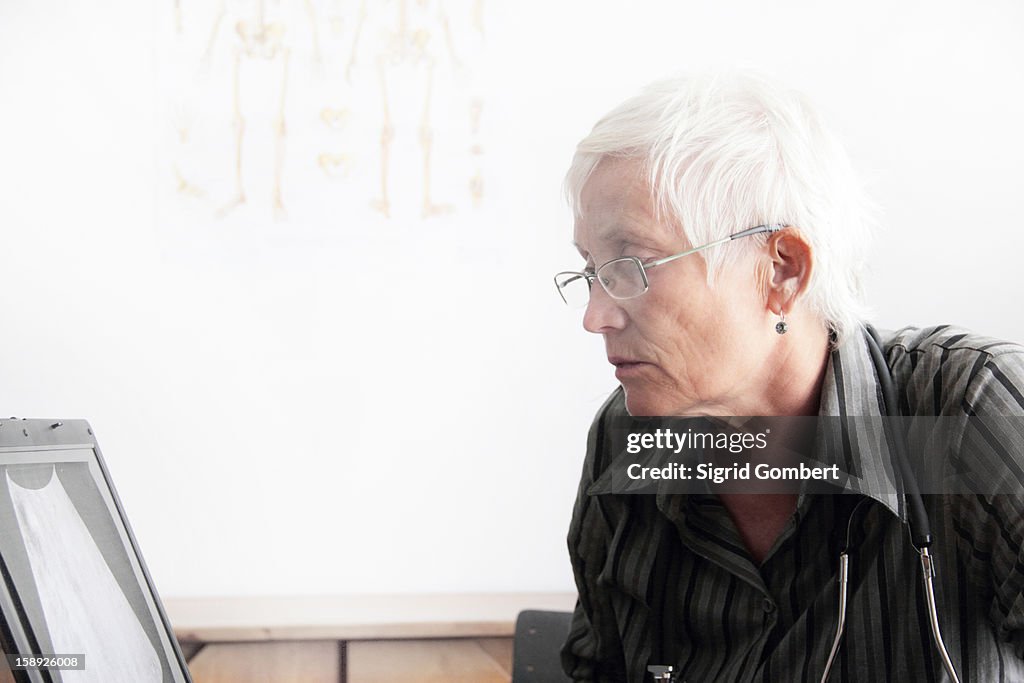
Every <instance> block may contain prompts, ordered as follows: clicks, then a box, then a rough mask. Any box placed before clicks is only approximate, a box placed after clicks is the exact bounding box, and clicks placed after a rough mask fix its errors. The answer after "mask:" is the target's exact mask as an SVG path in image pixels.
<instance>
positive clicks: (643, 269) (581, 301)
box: [555, 224, 786, 308]
mask: <svg viewBox="0 0 1024 683" xmlns="http://www.w3.org/2000/svg"><path fill="white" fill-rule="evenodd" d="M784 227H786V226H784V225H782V224H773V225H758V226H756V227H753V228H747V229H746V230H741V231H739V232H737V233H733V234H732V235H729V236H728V237H723V238H722V239H720V240H716V241H714V242H709V243H707V244H705V245H703V246H700V247H695V248H693V249H687V250H686V251H682V252H680V253H678V254H673V255H672V256H666V257H665V258H663V259H658V260H657V261H654V262H652V263H642V262H641V261H640V259H638V258H637V257H635V256H623V257H621V258H617V259H612V260H611V261H608V262H607V263H605V264H604V265H602V266H601V267H600V268H598V269H597V270H585V271H583V272H576V271H569V270H567V271H564V272H561V273H559V274H558V275H555V287H557V288H558V293H559V294H560V295H561V297H562V300H563V301H564V302H565V303H566V304H567V305H568V306H570V307H571V308H583V307H584V306H586V305H587V303H588V302H589V301H590V288H591V287H592V286H593V282H594V280H597V281H598V282H600V283H601V286H602V287H604V291H606V292H608V296H610V297H611V298H613V299H619V300H620V301H621V300H624V299H634V298H636V297H638V296H640V295H641V294H643V293H645V292H646V291H647V290H648V289H649V288H650V284H649V281H648V279H647V271H648V270H650V269H651V268H654V267H655V266H660V265H663V264H665V263H669V262H671V261H675V260H676V259H678V258H682V257H684V256H689V255H690V254H696V253H697V252H698V251H704V250H705V249H710V248H711V247H717V246H718V245H719V244H725V243H726V242H729V241H731V240H738V239H740V238H741V237H750V236H751V235H758V234H760V233H762V232H778V231H779V230H782V229H783V228H784Z"/></svg>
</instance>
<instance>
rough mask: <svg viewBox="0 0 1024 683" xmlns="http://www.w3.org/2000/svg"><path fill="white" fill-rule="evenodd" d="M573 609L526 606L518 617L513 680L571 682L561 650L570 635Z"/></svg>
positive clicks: (513, 656) (554, 682) (513, 647)
mask: <svg viewBox="0 0 1024 683" xmlns="http://www.w3.org/2000/svg"><path fill="white" fill-rule="evenodd" d="M571 621H572V612H544V611H540V610H524V611H522V612H520V613H519V617H518V618H517V619H516V635H515V640H514V641H513V645H512V683H570V681H569V677H568V676H566V675H565V674H564V673H563V672H562V660H561V657H560V655H559V652H560V651H561V649H562V645H564V644H565V639H566V638H567V637H568V635H569V624H570V622H571Z"/></svg>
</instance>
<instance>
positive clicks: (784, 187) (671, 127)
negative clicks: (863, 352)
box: [565, 71, 877, 345]
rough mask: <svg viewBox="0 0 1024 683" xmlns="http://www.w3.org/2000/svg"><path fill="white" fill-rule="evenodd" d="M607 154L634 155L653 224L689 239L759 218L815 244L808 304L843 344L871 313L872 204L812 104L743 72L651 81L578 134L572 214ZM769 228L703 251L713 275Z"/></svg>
mask: <svg viewBox="0 0 1024 683" xmlns="http://www.w3.org/2000/svg"><path fill="white" fill-rule="evenodd" d="M606 157H614V158H626V159H636V160H638V161H639V162H641V166H640V168H641V173H643V175H644V178H645V179H646V181H647V183H648V185H649V187H650V188H651V199H652V203H653V208H654V211H655V215H656V216H657V218H658V220H659V221H668V222H669V223H670V224H671V225H672V226H673V227H674V228H675V229H676V230H681V231H682V233H683V234H684V235H685V237H686V239H687V240H688V241H689V243H690V244H691V245H692V246H699V245H701V244H706V243H708V242H711V241H713V240H716V239H721V238H722V237H726V236H728V235H730V234H732V233H735V232H738V231H740V230H743V229H745V228H750V227H753V226H755V225H761V224H772V223H781V224H784V225H792V226H795V227H797V228H799V229H800V231H801V232H802V233H803V234H804V236H805V238H806V239H807V240H808V242H809V243H810V244H811V246H812V247H813V249H814V268H813V269H812V273H811V279H810V282H809V284H808V287H807V290H806V292H805V295H804V296H805V299H804V301H805V304H806V305H807V306H808V307H809V308H810V310H811V311H812V312H813V313H815V314H816V315H818V316H819V317H820V318H821V320H822V321H824V323H825V324H826V325H827V326H828V328H830V329H831V330H832V331H833V332H834V334H835V338H834V343H835V344H836V345H839V344H841V343H842V342H843V340H844V339H845V338H846V336H847V335H848V334H849V333H850V332H851V331H852V330H854V329H855V328H856V327H857V326H859V325H860V324H862V321H864V320H866V318H867V316H868V310H867V309H866V307H865V306H864V303H863V294H862V288H861V273H862V270H863V266H864V255H865V253H866V251H867V246H868V242H869V240H870V237H871V233H872V232H873V227H874V225H875V217H876V214H877V212H876V210H875V206H874V205H873V204H872V203H871V202H870V201H869V200H868V198H867V195H866V193H865V192H864V188H863V186H862V184H861V182H860V181H859V179H858V178H857V175H856V174H855V173H854V171H853V168H852V165H851V164H850V161H849V158H848V156H847V154H846V151H845V149H844V148H843V146H842V144H841V143H840V142H839V140H838V139H837V138H836V136H835V135H833V134H832V133H831V131H829V130H828V129H826V128H825V126H824V125H823V124H822V122H821V120H820V117H819V115H818V114H817V112H816V111H815V110H814V108H813V107H812V106H811V104H810V103H809V102H808V100H807V99H806V98H805V97H804V96H803V95H801V94H800V93H797V92H795V91H793V90H790V89H786V88H783V87H780V86H779V85H778V84H775V83H773V82H772V81H770V80H769V79H768V78H767V77H765V76H764V75H762V74H758V73H754V72H751V71H729V72H715V73H708V74H701V75H683V76H677V77H674V78H671V79H667V80H663V81H659V82H656V83H653V84H651V85H649V86H648V87H646V88H645V89H644V90H642V91H641V92H640V93H639V94H638V95H636V96H635V97H632V98H631V99H629V100H626V101H625V102H623V103H622V104H620V105H619V106H617V107H616V108H614V109H613V110H612V111H611V112H609V113H608V114H606V115H605V116H604V117H603V118H602V119H601V120H600V121H598V122H597V124H596V125H595V126H594V128H593V130H591V131H590V134H589V135H587V136H586V137H585V138H583V140H582V141H580V143H579V145H578V146H577V148H576V154H575V156H574V157H573V160H572V165H571V166H570V168H569V171H568V173H567V174H566V178H565V190H566V195H567V197H568V199H569V203H570V205H571V206H572V208H573V212H574V214H576V215H577V216H578V214H579V210H580V193H581V192H582V190H583V186H584V185H585V184H586V182H587V179H588V178H589V177H590V175H591V174H592V173H593V171H594V169H595V168H596V167H597V165H598V164H599V163H600V162H601V160H602V159H604V158H606ZM766 239H767V236H765V235H758V236H755V237H751V238H745V239H743V240H738V241H736V242H732V243H729V244H725V245H722V247H718V248H716V249H710V250H707V251H704V252H701V254H700V255H701V256H702V257H703V258H704V259H705V262H706V264H707V272H708V284H709V285H711V286H713V285H714V282H715V278H716V274H717V273H719V272H721V269H722V268H723V267H724V266H726V265H728V264H730V263H732V262H734V261H735V259H736V258H737V256H738V254H740V253H742V250H744V249H749V248H751V247H752V246H753V245H754V244H758V245H763V244H764V242H765V240H766Z"/></svg>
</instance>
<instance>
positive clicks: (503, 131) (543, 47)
mask: <svg viewBox="0 0 1024 683" xmlns="http://www.w3.org/2000/svg"><path fill="white" fill-rule="evenodd" d="M766 4H767V3H758V2H753V1H752V0H751V1H746V2H738V1H733V2H716V3H713V4H712V3H702V4H700V5H697V4H695V3H680V2H669V1H665V2H653V1H651V2H636V3H633V2H631V3H626V2H616V3H609V2H605V3H596V2H584V1H583V0H574V1H572V2H559V3H544V2H539V1H537V0H531V1H527V2H517V3H501V4H500V5H499V3H497V2H491V3H487V4H486V5H485V7H486V11H487V13H488V14H487V26H488V32H487V41H488V42H487V50H488V54H489V61H488V64H489V66H488V70H489V71H488V73H486V74H484V76H485V78H486V83H487V96H488V105H487V106H488V110H487V111H488V113H489V114H490V118H489V119H488V123H489V125H490V137H489V140H490V143H489V144H490V148H489V157H488V158H489V164H490V169H491V170H490V176H489V185H488V189H489V192H488V196H487V204H486V206H485V207H484V208H483V209H481V210H480V211H479V212H478V213H476V214H473V215H472V217H471V219H464V218H463V219H459V220H455V219H453V220H451V221H448V222H446V221H444V220H440V221H437V222H434V223H431V224H421V223H419V222H409V223H407V224H406V223H401V222H399V223H395V222H392V223H389V224H387V225H384V226H383V228H382V227H381V225H377V224H374V225H366V226H361V228H363V229H361V230H359V231H352V232H351V233H348V234H346V235H343V236H339V235H338V234H337V233H332V232H330V231H329V230H326V229H325V225H326V223H327V222H328V219H329V218H337V217H328V216H324V218H323V220H324V225H318V224H315V223H313V224H309V223H304V224H302V225H292V226H290V227H289V228H288V229H273V228H266V227H261V228H259V229H257V230H253V231H250V232H248V233H243V232H239V229H238V228H237V227H236V228H233V230H235V232H225V233H224V234H214V235H207V236H206V237H204V239H203V240H200V241H197V242H195V243H194V244H193V245H192V247H191V248H192V249H193V250H194V253H192V254H191V258H185V259H182V258H179V257H169V256H168V253H167V251H166V249H165V248H164V245H165V244H166V240H167V234H166V233H164V232H161V230H163V229H164V228H162V227H161V225H160V223H159V221H158V220H157V215H156V209H155V206H156V194H157V193H156V185H157V182H158V179H159V178H160V174H161V170H160V169H159V168H158V166H159V161H158V160H157V158H156V154H155V142H154V141H155V139H156V137H157V135H158V130H157V127H158V126H157V123H156V120H157V112H156V107H157V105H156V103H157V102H158V101H159V100H160V95H161V93H160V92H159V91H158V90H157V88H158V87H159V86H158V85H156V84H155V81H154V74H155V70H156V60H155V56H154V49H153V47H152V43H153V39H154V36H155V35H156V33H157V21H158V17H160V16H161V13H160V12H158V9H159V8H158V7H157V6H156V3H138V2H127V1H126V0H119V1H118V2H112V3H103V7H102V8H98V6H97V5H96V4H95V3H93V4H83V3H69V2H67V3H59V2H53V1H52V0H51V1H37V2H27V1H25V0H19V1H15V0H9V1H7V2H4V3H3V4H0V226H2V229H0V291H2V292H3V293H4V295H5V306H4V312H5V315H4V325H3V330H4V331H3V335H2V336H0V388H2V394H0V396H2V407H0V411H2V412H3V414H4V415H19V416H31V417H44V416H54V417H84V418H87V419H89V420H90V421H91V422H92V424H93V427H94V428H95V430H96V433H97V435H98V438H99V440H100V443H101V446H102V447H103V450H104V453H105V456H106V458H107V460H108V464H109V466H110V469H111V471H112V473H113V475H114V477H115V481H116V483H117V485H118V488H119V491H120V494H121V497H122V499H123V501H124V503H125V505H126V508H127V510H128V512H129V515H130V518H131V521H132V523H133V525H134V528H135V531H136V534H137V536H138V538H139V539H140V542H141V545H142V547H143V550H144V552H145V555H146V559H147V562H148V564H149V566H150V569H151V571H152V573H153V575H154V578H155V580H156V582H157V585H158V587H159V588H160V590H161V592H162V594H163V595H164V596H165V597H166V596H177V595H204V594H211V595H213V594H217V595H224V594H237V595H244V594H295V593H353V592H428V591H489V590H494V591H499V590H524V591H525V590H569V589H571V586H572V580H571V573H570V570H569V567H568V563H567V560H566V556H565V551H564V536H565V529H566V525H567V523H568V517H569V512H570V507H571V503H572V498H573V495H574V493H575V485H576V478H577V476H578V472H579V466H580V459H581V457H582V450H583V445H584V440H585V431H586V428H587V426H588V424H589V421H590V418H591V416H592V414H593V411H594V410H595V409H596V408H597V406H598V405H599V404H600V402H601V400H602V398H603V397H604V395H605V394H606V393H607V392H608V391H609V390H610V389H611V388H612V387H613V382H614V380H613V377H612V373H611V372H610V371H609V370H610V369H609V367H608V366H607V365H606V363H605V361H604V357H603V353H602V345H601V343H600V340H599V339H596V338H590V335H586V334H585V333H584V332H583V331H582V329H581V328H580V326H579V316H574V315H572V314H569V313H566V312H565V311H564V310H562V308H561V305H560V303H559V301H558V300H557V296H556V294H555V292H554V290H553V288H552V286H551V281H550V276H551V274H552V273H553V272H555V271H556V270H559V269H562V268H564V267H566V266H572V265H574V264H575V263H576V262H577V259H575V258H574V251H573V250H572V248H571V247H570V246H569V239H570V234H569V233H570V230H569V220H568V219H569V217H568V214H567V211H566V209H565V208H564V206H563V205H562V202H561V197H560V182H561V175H562V173H563V171H564V168H565V165H566V164H567V162H568V159H569V157H570V155H571V152H572V149H573V146H574V144H575V142H576V141H577V139H578V138H579V137H580V136H582V135H583V134H584V133H585V132H586V131H587V130H588V129H589V127H590V125H592V123H593V122H594V121H595V120H596V118H597V117H598V116H599V115H601V114H602V113H604V111H606V110H607V109H608V108H610V107H611V106H612V105H614V104H615V103H616V102H618V101H619V100H621V99H622V98H624V97H625V96H627V95H629V94H631V93H632V92H633V91H634V90H636V89H637V88H638V87H639V86H640V85H642V84H643V83H645V82H647V81H649V80H651V79H653V78H655V77H658V76H662V75H666V74H668V73H670V72H672V71H675V70H679V69H682V68H693V67H700V66H706V65H722V64H729V63H740V64H753V65H757V66H760V67H761V68H763V69H764V70H766V71H769V72H771V73H774V74H776V75H777V76H779V77H780V78H781V79H783V80H785V81H787V82H789V83H791V84H792V85H794V86H797V87H799V88H801V89H802V90H804V91H805V92H807V93H808V94H809V95H811V97H812V98H813V99H815V100H816V101H817V102H818V103H819V104H820V106H821V107H822V108H823V109H824V110H825V112H826V114H827V116H828V118H829V119H830V120H831V122H832V123H833V126H834V127H835V128H836V129H838V131H839V132H840V133H841V134H842V136H843V137H844V138H845V140H846V141H847V143H848V146H849V148H850V149H851V151H852V153H853V155H854V158H855V162H856V164H857V166H858V167H859V168H860V169H861V170H862V171H863V172H864V173H865V174H866V175H868V176H869V177H871V178H872V179H873V187H874V196H875V197H876V198H877V199H878V201H879V202H880V204H881V205H882V207H883V209H884V210H885V229H884V231H883V233H882V234H880V235H879V240H878V243H877V245H876V248H875V251H874V253H875V259H874V276H873V278H872V280H871V284H870V297H871V302H872V304H873V305H874V306H875V308H876V310H877V311H878V320H879V322H880V323H882V324H883V325H885V326H889V327H892V326H898V325H902V324H906V323H914V324H921V325H926V324H932V323H938V322H955V323H960V324H964V325H967V326H970V327H973V328H975V329H977V330H978V331H981V332H984V333H987V334H991V335H995V336H1002V337H1008V338H1013V339H1017V340H1024V319H1022V317H1021V315H1020V313H1019V310H1020V307H1019V302H1018V301H1016V300H1015V299H1017V298H1018V297H1017V293H1018V292H1019V291H1020V287H1019V274H1020V267H1019V261H1020V258H1019V255H1020V253H1021V247H1022V246H1024V237H1022V231H1021V227H1020V223H1021V212H1020V207H1019V196H1020V190H1021V188H1022V187H1024V171H1022V170H1021V164H1020V163H1019V160H1020V159H1021V157H1022V155H1024V137H1022V132H1021V127H1020V125H1019V122H1020V121H1021V120H1024V111H1022V110H1024V97H1022V93H1024V88H1022V87H1021V86H1022V85H1024V83H1022V76H1021V72H1020V68H1019V65H1020V64H1022V63H1024V43H1022V42H1021V41H1020V40H1019V36H1020V35H1021V34H1022V29H1024V16H1022V15H1024V8H1022V7H1021V6H1020V4H1019V3H1016V2H1011V1H1009V0H1007V1H1004V2H995V1H993V2H986V3H974V4H970V5H968V4H967V3H937V2H927V3H925V2H917V3H885V2H867V3H856V4H853V5H851V4H847V5H845V6H844V7H842V8H838V9H837V8H835V6H834V5H833V6H831V8H828V9H826V7H825V3H815V2H796V1H791V2H784V3H771V4H772V5H773V7H772V8H768V7H767V6H766ZM185 6H186V7H188V5H187V4H186V5H185ZM160 7H162V6H160ZM354 255H358V256H360V257H363V256H368V257H369V260H371V261H373V262H375V264H376V265H375V267H373V268H368V267H365V266H362V265H360V266H358V270H357V272H359V273H360V275H361V277H360V279H359V281H358V283H357V284H358V286H354V285H353V279H352V272H353V271H352V266H351V264H352V260H353V256H354ZM343 264H345V267H344V268H343V267H342V265H343ZM371 274H372V275H374V276H375V277H376V281H375V283H374V285H373V287H370V286H368V284H367V282H366V279H364V278H369V277H370V275H371ZM460 283H470V284H469V285H468V286H466V287H464V288H462V289H461V290H459V289H457V288H456V287H457V285H458V284H460ZM453 292H456V293H453ZM1015 304H1016V305H1015Z"/></svg>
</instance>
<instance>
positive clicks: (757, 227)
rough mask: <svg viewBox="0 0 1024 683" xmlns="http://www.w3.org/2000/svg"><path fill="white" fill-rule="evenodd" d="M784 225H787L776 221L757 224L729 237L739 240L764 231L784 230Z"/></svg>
mask: <svg viewBox="0 0 1024 683" xmlns="http://www.w3.org/2000/svg"><path fill="white" fill-rule="evenodd" d="M784 227H786V226H785V225H782V224H781V223H775V224H774V225H755V226H754V227H752V228H747V229H746V230H740V231H739V232H736V233H733V234H731V235H729V239H731V240H738V239H739V238H741V237H750V236H751V235H758V234H760V233H762V232H778V231H779V230H782V229H783V228H784Z"/></svg>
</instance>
